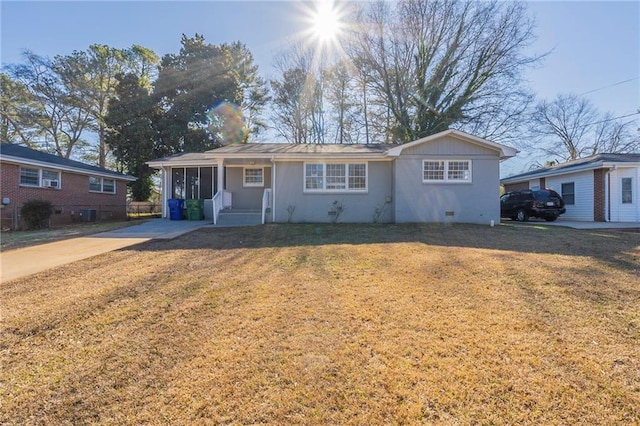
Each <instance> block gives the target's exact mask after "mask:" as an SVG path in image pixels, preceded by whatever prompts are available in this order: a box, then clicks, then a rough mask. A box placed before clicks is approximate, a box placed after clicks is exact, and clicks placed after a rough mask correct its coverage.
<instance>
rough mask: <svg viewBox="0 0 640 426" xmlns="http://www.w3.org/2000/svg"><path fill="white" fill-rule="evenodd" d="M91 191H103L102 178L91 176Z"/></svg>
mask: <svg viewBox="0 0 640 426" xmlns="http://www.w3.org/2000/svg"><path fill="white" fill-rule="evenodd" d="M89 191H102V182H101V181H100V178H98V177H93V176H89Z"/></svg>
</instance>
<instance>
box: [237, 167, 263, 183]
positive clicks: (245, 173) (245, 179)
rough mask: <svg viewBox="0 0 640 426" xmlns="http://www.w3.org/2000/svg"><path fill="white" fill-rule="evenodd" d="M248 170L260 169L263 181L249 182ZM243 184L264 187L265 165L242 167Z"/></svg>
mask: <svg viewBox="0 0 640 426" xmlns="http://www.w3.org/2000/svg"><path fill="white" fill-rule="evenodd" d="M247 170H260V173H261V174H262V176H261V177H262V181H261V182H260V183H256V182H247ZM242 186H244V187H254V188H262V187H264V167H243V168H242Z"/></svg>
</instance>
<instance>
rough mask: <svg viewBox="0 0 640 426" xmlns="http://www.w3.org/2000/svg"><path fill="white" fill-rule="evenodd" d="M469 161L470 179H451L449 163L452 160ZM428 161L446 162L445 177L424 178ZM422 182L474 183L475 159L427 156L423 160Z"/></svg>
mask: <svg viewBox="0 0 640 426" xmlns="http://www.w3.org/2000/svg"><path fill="white" fill-rule="evenodd" d="M456 161H458V162H467V163H469V179H466V180H461V179H449V163H452V162H456ZM426 162H443V163H444V175H443V179H425V178H424V166H425V163H426ZM420 172H421V173H422V183H440V184H442V183H446V184H469V183H473V161H472V160H470V159H467V158H465V159H462V158H450V159H442V158H425V159H423V160H422V170H421V171H420Z"/></svg>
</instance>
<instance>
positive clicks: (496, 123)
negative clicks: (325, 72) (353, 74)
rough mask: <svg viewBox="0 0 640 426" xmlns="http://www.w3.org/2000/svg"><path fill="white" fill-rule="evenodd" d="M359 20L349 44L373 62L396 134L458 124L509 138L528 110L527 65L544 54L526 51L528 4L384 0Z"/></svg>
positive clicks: (375, 88)
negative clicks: (524, 86) (524, 75)
mask: <svg viewBox="0 0 640 426" xmlns="http://www.w3.org/2000/svg"><path fill="white" fill-rule="evenodd" d="M394 6H395V7H394ZM358 21H359V22H358V24H359V25H358V26H357V27H355V30H354V31H353V32H352V34H351V46H350V47H349V51H350V52H353V53H354V54H355V56H356V60H357V61H358V62H359V63H362V64H367V68H368V69H369V70H370V73H371V80H370V97H371V98H377V99H378V100H379V103H380V104H381V105H385V106H386V107H387V108H388V112H389V123H388V128H387V132H389V133H390V134H391V135H392V139H393V140H394V141H398V142H407V141H410V140H414V139H417V138H420V137H423V136H426V135H429V134H433V133H436V132H438V131H441V130H444V129H447V128H449V127H452V126H455V127H458V128H462V129H467V128H474V129H476V130H478V129H479V130H481V131H482V134H481V136H487V135H492V136H494V138H500V137H502V138H504V137H505V136H506V134H507V130H508V129H510V128H513V126H512V124H513V123H514V122H515V121H516V120H517V118H518V117H519V116H520V115H521V114H522V113H523V111H524V108H523V104H526V103H527V102H528V100H529V99H530V97H529V95H528V94H527V93H526V92H525V91H524V90H523V89H522V88H521V84H520V83H521V72H522V70H523V68H524V67H525V66H526V65H528V64H531V63H533V62H535V61H536V60H537V59H538V57H529V56H526V55H524V53H523V51H524V49H525V47H527V46H528V45H529V44H530V43H531V42H532V40H533V22H532V21H531V20H530V19H529V18H527V16H526V9H525V5H524V4H523V3H520V2H498V1H487V2H477V1H457V0H446V1H439V0H435V1H426V0H404V1H400V2H398V3H389V2H378V3H374V4H372V5H370V6H369V7H368V8H365V9H364V10H363V12H362V13H361V15H360V18H359V20H358ZM487 123H489V124H490V126H487Z"/></svg>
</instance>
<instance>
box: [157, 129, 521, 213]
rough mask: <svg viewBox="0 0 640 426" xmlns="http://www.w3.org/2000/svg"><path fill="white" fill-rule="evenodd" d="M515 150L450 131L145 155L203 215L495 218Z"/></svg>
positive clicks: (176, 195)
mask: <svg viewBox="0 0 640 426" xmlns="http://www.w3.org/2000/svg"><path fill="white" fill-rule="evenodd" d="M516 152H517V151H516V150H515V149H513V148H510V147H507V146H504V145H501V144H498V143H495V142H492V141H488V140H485V139H482V138H479V137H476V136H473V135H470V134H467V133H463V132H461V131H457V130H446V131H444V132H441V133H438V134H435V135H431V136H428V137H425V138H422V139H420V140H417V141H414V142H410V143H407V144H404V145H377V144H372V145H356V144H354V145H341V144H327V145H312V144H309V145H306V144H305V145H296V144H284V143H248V144H233V145H227V146H224V147H221V148H217V149H213V150H210V151H207V152H204V153H182V154H176V155H173V156H169V157H165V158H158V159H155V160H152V161H149V162H148V164H149V165H150V166H151V167H154V168H156V169H159V170H161V172H162V173H161V174H162V177H161V179H162V187H163V190H162V196H163V217H165V218H166V217H169V215H168V207H167V204H168V202H167V201H168V200H169V199H192V198H197V199H204V200H205V201H204V213H205V218H207V219H210V220H212V221H213V222H214V223H216V222H217V220H218V216H219V214H220V213H221V212H222V213H223V214H224V213H225V212H227V211H234V210H236V211H237V210H241V211H254V212H257V213H258V214H260V215H261V216H262V223H265V222H274V223H285V222H312V223H322V222H350V223H367V222H369V223H371V222H381V223H402V222H465V223H482V224H490V223H491V222H492V221H493V222H495V223H498V222H499V221H500V203H499V187H500V185H499V181H500V171H499V168H500V166H499V165H500V161H502V160H505V159H507V158H510V157H513V156H514V155H515V154H516Z"/></svg>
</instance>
